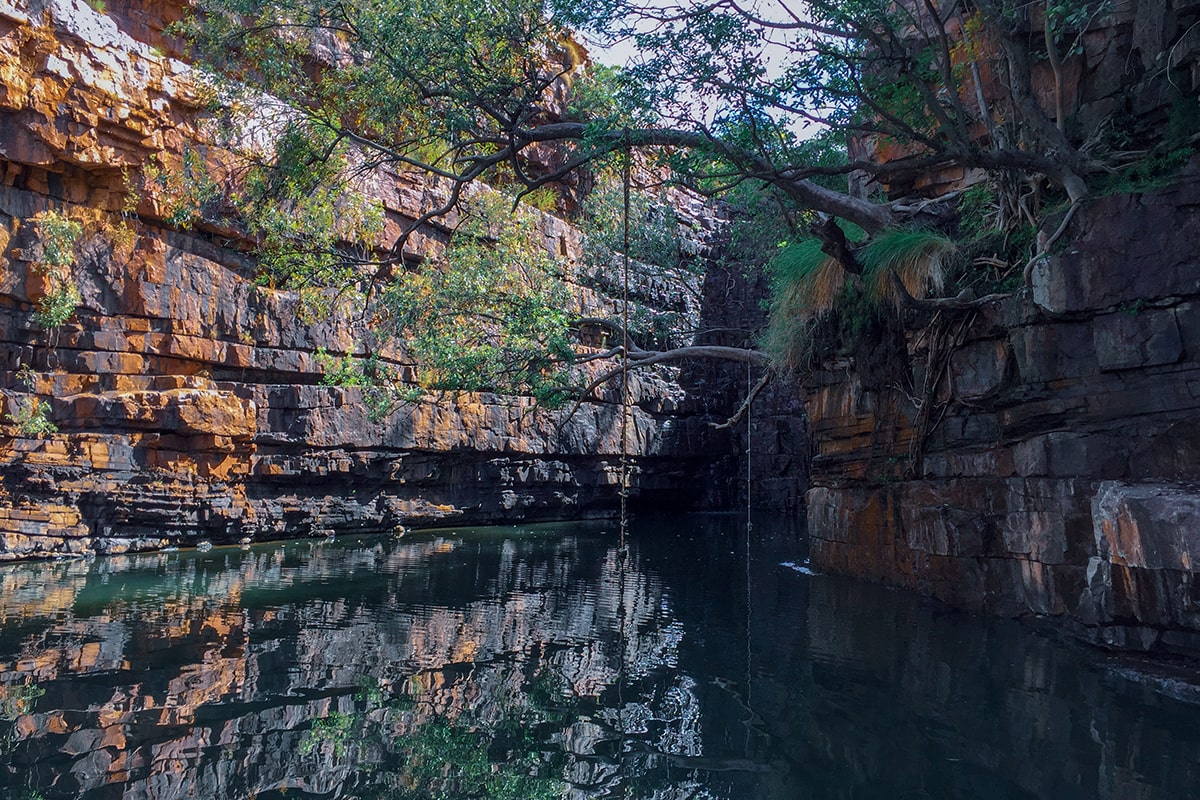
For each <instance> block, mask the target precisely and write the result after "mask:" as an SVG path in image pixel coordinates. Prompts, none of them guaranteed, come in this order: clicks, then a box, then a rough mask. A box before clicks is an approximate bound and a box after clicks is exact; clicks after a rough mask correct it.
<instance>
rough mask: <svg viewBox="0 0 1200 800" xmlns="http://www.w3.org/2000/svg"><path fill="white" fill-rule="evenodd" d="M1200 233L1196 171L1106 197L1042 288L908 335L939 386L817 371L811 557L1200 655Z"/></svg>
mask: <svg viewBox="0 0 1200 800" xmlns="http://www.w3.org/2000/svg"><path fill="white" fill-rule="evenodd" d="M1197 237H1200V182H1198V181H1197V179H1196V177H1195V176H1194V175H1192V176H1190V177H1186V178H1184V179H1183V180H1181V181H1180V183H1179V184H1178V185H1177V186H1176V187H1175V188H1172V189H1167V190H1161V191H1158V192H1154V193H1148V194H1142V195H1136V196H1125V195H1122V196H1113V197H1107V198H1102V199H1099V200H1096V201H1094V202H1092V203H1091V204H1089V205H1088V206H1087V207H1085V209H1084V210H1083V211H1082V212H1081V213H1080V215H1079V216H1078V218H1077V219H1076V221H1075V222H1074V224H1073V227H1072V229H1071V243H1070V245H1069V246H1068V247H1067V248H1066V249H1065V250H1064V251H1063V252H1061V253H1058V254H1056V255H1055V256H1053V257H1052V258H1050V259H1048V260H1047V261H1046V263H1044V264H1042V265H1041V266H1040V267H1039V268H1038V269H1037V270H1036V271H1035V273H1034V277H1033V286H1032V290H1031V291H1030V292H1028V293H1022V294H1020V295H1018V296H1015V297H1011V298H1009V299H1007V300H1004V301H999V302H996V303H993V304H991V305H989V306H985V307H983V308H981V309H980V310H979V312H978V313H977V314H971V315H969V316H963V317H960V318H959V319H957V320H955V321H953V322H951V323H949V324H948V326H946V327H938V325H936V324H935V325H933V326H931V327H929V328H926V329H925V330H923V331H915V332H912V333H911V335H910V338H909V348H908V349H909V355H910V357H911V360H912V362H913V364H914V374H915V375H916V376H917V377H919V376H921V374H922V373H926V374H929V373H930V372H931V371H932V372H936V373H937V374H938V376H939V377H938V379H937V380H935V381H933V382H931V383H929V384H927V385H929V386H930V387H932V391H930V392H928V393H921V392H912V393H901V392H894V391H879V390H877V389H876V390H871V389H868V388H866V387H865V386H864V382H863V380H862V378H861V376H859V375H855V373H853V372H841V373H838V372H834V371H827V372H825V373H822V374H821V375H819V376H818V384H819V385H817V386H816V388H815V391H814V392H813V394H812V395H811V396H810V399H809V403H808V413H809V417H810V422H811V428H812V431H813V434H814V439H815V441H814V454H813V462H812V464H813V477H814V482H815V483H816V484H817V486H816V488H813V489H812V490H811V491H810V492H809V494H808V501H809V514H808V517H809V525H810V532H811V535H812V537H813V545H812V551H813V561H814V563H816V564H818V565H819V566H820V567H821V568H823V569H827V570H832V571H838V572H843V573H848V574H853V575H859V576H862V577H867V578H871V579H874V580H880V581H884V582H888V583H894V584H899V585H902V586H906V587H909V588H912V589H916V590H918V591H922V592H925V593H927V594H931V595H933V596H935V597H939V598H942V599H944V600H947V601H950V602H953V603H956V604H960V605H966V606H970V607H974V608H984V609H988V610H992V611H997V612H1000V613H1005V614H1014V615H1022V614H1038V615H1048V616H1052V617H1055V618H1058V619H1060V620H1062V621H1064V622H1065V623H1067V624H1068V625H1069V626H1071V627H1074V628H1076V629H1077V630H1079V631H1080V632H1081V633H1083V635H1085V636H1086V637H1087V638H1090V639H1093V640H1095V641H1097V642H1100V643H1104V644H1108V645H1113V646H1119V647H1134V648H1138V649H1155V650H1166V651H1176V652H1188V653H1193V654H1195V653H1198V652H1200V565H1197V563H1196V556H1197V553H1198V549H1200V543H1198V542H1197V541H1196V526H1197V523H1198V522H1200V519H1198V518H1197V509H1198V508H1200V492H1197V491H1196V489H1195V486H1196V484H1197V482H1200V440H1198V439H1197V435H1198V434H1197V431H1200V393H1198V392H1197V387H1200V314H1198V309H1200V305H1198V303H1200V260H1197V257H1196V254H1195V251H1194V243H1195V242H1196V241H1197ZM947 332H949V333H950V334H953V335H952V336H950V338H949V339H947V338H945V337H946V335H947ZM939 337H942V338H941V339H939ZM931 341H943V342H946V341H949V342H950V345H949V346H948V347H941V348H935V352H934V353H933V354H932V355H933V357H932V359H931V352H930V350H931V348H930V344H929V343H930V342H931ZM918 385H920V384H918Z"/></svg>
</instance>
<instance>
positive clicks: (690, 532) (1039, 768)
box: [0, 518, 1200, 800]
mask: <svg viewBox="0 0 1200 800" xmlns="http://www.w3.org/2000/svg"><path fill="white" fill-rule="evenodd" d="M710 522H711V524H707V523H701V522H698V521H696V520H695V519H690V520H684V521H678V520H676V521H672V522H671V524H670V525H669V526H661V527H659V528H657V529H650V528H647V529H646V530H644V531H642V532H641V533H640V535H636V536H634V537H633V538H632V540H631V546H630V550H629V554H628V556H627V557H626V560H625V561H624V562H623V561H622V559H621V558H620V556H619V553H618V551H617V549H616V547H615V538H616V537H615V536H614V535H611V534H609V535H604V534H601V533H600V532H599V531H598V530H597V529H594V528H592V529H588V528H564V527H561V526H559V527H556V528H553V529H539V530H527V531H521V532H520V535H517V533H518V532H516V531H513V530H491V531H475V532H463V533H461V534H454V535H450V534H447V535H428V536H422V537H412V538H409V539H405V540H403V541H401V542H393V541H383V540H362V541H358V542H354V541H335V542H325V543H321V544H312V543H293V544H288V545H280V546H277V547H267V546H264V547H260V548H256V549H253V550H249V551H238V550H213V551H211V552H209V553H206V554H199V553H175V554H163V555H145V556H136V557H121V558H111V559H103V560H97V561H93V562H83V561H76V562H65V563H39V564H22V565H12V566H6V567H3V568H0V591H2V592H3V598H4V599H3V601H2V604H0V673H2V681H3V685H0V745H2V746H0V788H8V789H9V790H10V791H9V795H11V796H14V797H18V798H21V797H26V798H32V797H33V796H34V795H33V794H32V793H31V792H32V791H33V790H36V791H37V792H38V793H39V794H40V795H41V796H42V797H44V798H46V800H56V798H65V797H85V798H89V799H90V800H100V798H104V799H105V800H107V798H110V797H111V798H116V797H121V798H126V799H128V800H139V799H140V798H146V799H147V800H149V798H155V800H163V799H164V798H166V799H171V798H184V797H205V798H210V797H211V798H241V797H250V796H257V797H258V798H261V799H262V800H267V798H271V799H272V800H274V799H275V798H282V797H285V796H286V797H308V798H315V797H322V798H330V799H332V798H377V797H378V798H382V797H395V798H425V797H430V796H438V795H439V794H441V795H443V796H445V797H448V798H455V800H458V799H459V798H475V797H487V798H489V800H505V798H513V799H514V800H515V799H516V798H520V800H539V799H540V798H550V797H561V796H566V797H571V798H579V799H580V800H582V798H605V797H624V798H631V800H632V799H633V798H654V799H655V800H683V798H726V799H727V800H742V799H743V798H754V800H783V798H789V799H790V798H796V797H800V798H812V799H813V800H816V799H818V798H819V799H820V800H852V799H855V800H857V798H874V797H881V798H883V797H897V798H899V797H931V798H932V797H947V798H950V797H971V798H972V800H1001V798H1003V799H1004V800H1009V799H1010V798H1055V800H1072V799H1074V798H1079V800H1083V799H1084V798H1089V800H1090V799H1091V798H1111V799H1113V800H1115V799H1116V798H1131V797H1136V798H1138V800H1154V799H1155V798H1164V799H1165V798H1177V797H1184V796H1188V795H1189V794H1190V793H1192V792H1193V790H1194V787H1195V786H1197V785H1200V764H1198V763H1197V762H1196V759H1195V753H1196V752H1200V707H1198V706H1197V705H1194V704H1191V705H1189V704H1187V703H1181V702H1176V701H1174V700H1171V699H1170V698H1168V697H1164V696H1162V695H1158V694H1155V693H1153V692H1150V691H1149V690H1146V689H1145V688H1144V687H1142V686H1141V685H1138V684H1132V683H1130V682H1128V681H1126V680H1124V679H1123V678H1121V677H1119V675H1118V674H1117V673H1114V672H1113V671H1112V670H1111V669H1110V668H1109V667H1108V665H1107V664H1106V662H1104V661H1103V660H1102V659H1101V658H1100V657H1099V656H1097V655H1096V654H1095V653H1094V652H1092V651H1082V652H1081V651H1078V650H1076V649H1073V648H1071V647H1068V646H1063V645H1061V644H1060V643H1058V642H1056V641H1053V640H1051V639H1048V638H1044V637H1041V636H1038V635H1036V634H1033V633H1031V631H1030V630H1029V629H1027V628H1026V627H1024V626H1022V625H1018V624H1015V623H1012V622H1006V621H1002V620H995V619H980V618H976V617H971V616H968V615H963V614H958V613H952V612H949V613H948V612H946V611H945V610H944V609H941V608H940V607H939V606H936V605H933V604H930V603H926V602H922V601H920V600H918V599H916V598H913V597H911V596H909V595H906V594H904V593H902V592H893V591H887V590H884V589H881V588H879V587H873V586H869V585H865V584H859V583H855V582H852V581H846V580H841V579H836V578H828V577H815V578H814V577H808V576H803V575H799V574H797V573H796V572H795V571H793V570H791V569H788V568H786V567H783V566H781V562H784V561H791V560H795V559H797V558H798V557H797V555H796V553H795V552H794V548H795V546H796V544H797V541H796V539H795V537H794V536H792V535H790V534H785V535H779V536H772V535H771V534H770V533H769V531H767V530H765V527H756V529H755V533H756V535H755V540H754V542H753V543H752V545H751V547H750V550H749V553H748V552H747V546H746V537H745V531H744V529H743V528H742V527H741V526H739V525H738V524H737V521H736V520H733V519H732V518H716V519H715V521H713V520H712V519H710ZM708 528H711V530H709V529H708Z"/></svg>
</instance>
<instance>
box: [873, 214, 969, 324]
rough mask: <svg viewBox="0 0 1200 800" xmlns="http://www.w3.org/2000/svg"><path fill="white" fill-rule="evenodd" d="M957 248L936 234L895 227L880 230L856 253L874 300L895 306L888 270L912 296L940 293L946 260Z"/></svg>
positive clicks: (919, 296) (895, 301) (917, 229)
mask: <svg viewBox="0 0 1200 800" xmlns="http://www.w3.org/2000/svg"><path fill="white" fill-rule="evenodd" d="M957 250H958V246H957V245H956V244H955V242H954V240H953V239H951V238H949V237H948V236H944V235H942V234H940V233H936V232H934V231H930V230H924V229H921V228H895V229H893V230H888V231H883V232H882V233H880V234H879V235H878V236H876V237H875V238H873V239H872V240H871V241H870V242H868V243H867V245H866V246H865V247H863V248H862V250H860V251H859V252H858V254H857V255H858V260H859V263H860V264H862V266H863V273H864V274H865V275H866V277H867V279H868V286H869V287H870V291H871V296H872V297H873V298H874V299H875V300H876V302H880V303H882V302H885V301H891V302H893V303H895V304H897V305H899V303H900V297H899V295H898V294H897V293H896V291H895V288H894V287H893V285H892V281H891V278H890V277H889V273H890V272H895V273H896V275H897V276H899V278H900V282H901V283H903V284H904V288H905V289H907V290H908V293H909V294H911V295H912V296H913V297H916V298H922V297H925V296H927V295H928V294H929V293H930V291H932V292H933V293H937V292H941V291H942V289H943V288H944V286H945V282H946V263H947V261H948V260H949V259H950V257H951V256H953V255H954V253H955V252H956V251H957Z"/></svg>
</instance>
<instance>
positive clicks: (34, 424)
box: [4, 397, 58, 439]
mask: <svg viewBox="0 0 1200 800" xmlns="http://www.w3.org/2000/svg"><path fill="white" fill-rule="evenodd" d="M4 416H5V418H6V419H7V420H8V421H9V422H10V423H12V424H13V425H14V426H16V428H17V430H18V431H19V432H20V434H21V435H22V436H33V437H35V438H39V439H40V438H41V437H42V436H45V435H46V434H48V433H58V426H57V425H55V424H54V423H53V422H51V420H50V414H49V411H48V410H47V408H46V406H45V404H43V403H42V402H41V401H40V400H39V399H38V398H37V397H30V398H29V400H28V402H26V403H23V404H21V405H20V406H18V407H17V409H16V411H14V412H13V413H10V414H5V415H4Z"/></svg>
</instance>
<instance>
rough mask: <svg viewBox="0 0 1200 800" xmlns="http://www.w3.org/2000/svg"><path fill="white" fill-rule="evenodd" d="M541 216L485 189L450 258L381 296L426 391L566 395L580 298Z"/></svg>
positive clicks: (467, 209) (403, 276) (414, 272)
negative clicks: (575, 299) (547, 243)
mask: <svg viewBox="0 0 1200 800" xmlns="http://www.w3.org/2000/svg"><path fill="white" fill-rule="evenodd" d="M537 222H538V219H537V217H536V215H535V213H534V212H532V211H529V210H527V209H524V208H520V207H517V208H514V207H513V205H512V203H511V200H509V199H508V198H506V197H504V196H502V195H499V194H495V193H486V192H483V193H480V194H478V195H476V196H474V197H472V198H471V199H470V200H468V201H465V203H464V215H463V217H462V219H461V220H460V223H459V225H458V227H457V228H456V229H455V232H454V234H453V236H452V237H451V240H450V242H449V244H448V245H447V247H446V250H445V253H444V254H443V256H442V257H441V258H439V259H429V260H426V261H424V262H422V263H421V264H418V265H414V266H412V267H411V268H409V269H406V270H404V271H402V272H401V273H400V274H399V275H397V276H396V278H395V279H394V280H393V281H392V282H391V283H390V284H389V285H388V286H387V287H386V289H385V290H384V291H383V292H382V295H381V298H380V307H381V309H382V310H383V312H384V313H385V316H386V319H387V321H388V326H389V328H390V330H391V331H392V332H393V333H394V334H395V335H396V337H397V338H398V339H399V340H400V341H401V342H402V343H403V344H404V346H405V349H406V350H407V352H408V353H409V354H410V355H411V356H413V357H414V358H415V360H416V361H417V362H418V364H419V365H420V366H419V384H420V386H421V388H423V389H425V390H427V391H435V390H452V391H496V392H502V393H509V394H524V393H529V394H531V395H533V396H534V397H536V398H537V399H538V400H539V401H541V402H543V403H546V404H549V405H551V406H554V405H557V404H561V403H562V402H564V401H565V400H566V398H567V390H568V377H567V375H566V369H567V368H568V367H569V365H570V364H571V363H572V361H573V360H574V348H573V347H572V343H571V339H570V330H571V322H572V314H571V311H570V309H571V306H572V301H571V294H570V292H569V291H568V289H567V286H566V284H565V283H564V281H563V275H562V264H561V263H560V262H559V260H558V258H556V257H555V256H553V255H551V254H550V252H549V251H548V250H547V249H546V248H545V247H544V246H543V241H544V237H543V235H542V232H541V230H540V229H539V228H538V225H537Z"/></svg>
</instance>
